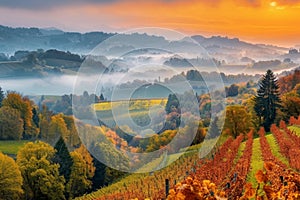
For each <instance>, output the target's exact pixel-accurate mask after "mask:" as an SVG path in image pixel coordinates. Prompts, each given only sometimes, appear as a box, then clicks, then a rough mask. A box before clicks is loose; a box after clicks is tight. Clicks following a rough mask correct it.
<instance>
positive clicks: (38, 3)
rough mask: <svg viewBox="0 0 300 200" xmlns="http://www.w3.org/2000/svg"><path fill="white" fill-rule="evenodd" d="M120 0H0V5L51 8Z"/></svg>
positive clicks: (23, 7)
mask: <svg viewBox="0 0 300 200" xmlns="http://www.w3.org/2000/svg"><path fill="white" fill-rule="evenodd" d="M116 1H120V0H13V1H12V0H0V7H6V8H21V9H30V10H32V9H51V8H56V7H60V6H68V5H83V4H89V3H92V4H107V3H114V2H116Z"/></svg>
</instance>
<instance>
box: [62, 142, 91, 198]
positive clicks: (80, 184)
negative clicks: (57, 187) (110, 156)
mask: <svg viewBox="0 0 300 200" xmlns="http://www.w3.org/2000/svg"><path fill="white" fill-rule="evenodd" d="M70 155H71V157H72V159H73V165H72V167H71V175H70V180H69V182H68V183H67V185H66V190H67V193H68V195H69V197H70V198H74V197H77V196H81V195H83V194H84V193H86V192H87V191H88V190H90V189H91V188H92V181H91V180H92V178H93V176H94V174H95V167H94V164H93V158H92V157H91V155H90V154H89V152H88V151H87V149H86V148H85V147H84V146H83V145H81V146H80V147H79V148H78V149H76V150H75V151H73V152H71V154H70Z"/></svg>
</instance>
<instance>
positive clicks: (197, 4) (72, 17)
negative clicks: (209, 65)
mask: <svg viewBox="0 0 300 200" xmlns="http://www.w3.org/2000/svg"><path fill="white" fill-rule="evenodd" d="M299 10H300V1H298V0H296V1H295V0H293V1H291V0H289V1H282V0H278V1H270V0H256V1H250V0H238V1H234V0H231V1H226V2H225V1H224V0H218V1H190V2H186V1H183V0H172V1H165V0H151V1H147V2H144V1H138V2H136V1H132V0H113V1H109V0H98V1H96V0H89V1H82V0H77V1H70V0H63V1H51V2H44V1H43V2H40V1H37V0H30V1H26V3H24V2H23V1H13V2H9V1H0V19H1V24H3V25H5V26H11V27H55V28H58V29H61V30H65V31H75V32H90V31H97V30H99V31H104V32H122V31H126V30H129V29H132V28H140V27H161V28H169V29H174V30H177V31H180V32H183V33H184V34H187V35H197V34H199V35H203V36H205V37H209V36H213V35H221V36H228V37H230V38H240V39H241V40H243V41H247V42H251V43H264V44H272V45H277V46H284V47H294V46H295V45H300V39H299V34H300V28H299V27H297V26H295V25H296V24H297V23H298V21H297V19H298V17H297V16H298V13H299ZM153 11H155V12H153Z"/></svg>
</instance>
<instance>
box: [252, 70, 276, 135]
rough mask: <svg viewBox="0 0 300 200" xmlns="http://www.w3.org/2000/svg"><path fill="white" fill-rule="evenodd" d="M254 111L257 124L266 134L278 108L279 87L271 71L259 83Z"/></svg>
mask: <svg viewBox="0 0 300 200" xmlns="http://www.w3.org/2000/svg"><path fill="white" fill-rule="evenodd" d="M254 101H255V105H254V110H255V112H256V114H257V116H258V118H259V123H260V125H261V126H263V127H264V128H265V130H266V131H267V132H269V131H270V126H271V125H272V124H273V123H274V121H275V118H276V114H277V109H278V108H279V107H280V98H279V86H278V83H277V78H276V76H275V75H274V73H273V72H272V71H271V70H268V71H267V73H266V74H265V75H264V76H263V78H262V80H261V81H260V82H259V89H258V90H257V95H256V97H255V99H254Z"/></svg>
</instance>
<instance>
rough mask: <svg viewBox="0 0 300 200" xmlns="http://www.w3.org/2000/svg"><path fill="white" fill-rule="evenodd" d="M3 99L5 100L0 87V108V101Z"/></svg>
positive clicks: (0, 103)
mask: <svg viewBox="0 0 300 200" xmlns="http://www.w3.org/2000/svg"><path fill="white" fill-rule="evenodd" d="M4 98H5V96H4V92H3V90H2V88H1V87H0V107H2V101H3V99H4Z"/></svg>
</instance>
